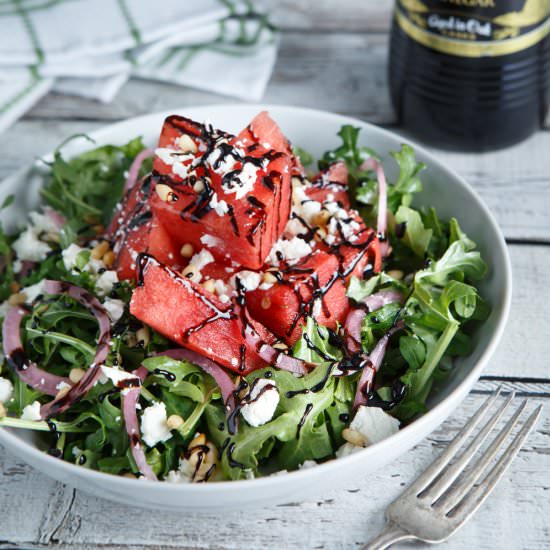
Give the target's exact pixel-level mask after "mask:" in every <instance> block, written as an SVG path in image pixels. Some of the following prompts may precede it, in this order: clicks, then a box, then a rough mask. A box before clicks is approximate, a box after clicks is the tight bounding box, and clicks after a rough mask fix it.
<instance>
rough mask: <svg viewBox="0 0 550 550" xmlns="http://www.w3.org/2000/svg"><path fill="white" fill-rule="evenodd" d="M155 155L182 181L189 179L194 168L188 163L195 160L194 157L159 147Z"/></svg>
mask: <svg viewBox="0 0 550 550" xmlns="http://www.w3.org/2000/svg"><path fill="white" fill-rule="evenodd" d="M155 155H156V156H157V157H158V158H159V159H160V160H162V162H164V164H166V165H167V166H170V167H171V168H172V172H173V173H174V174H176V176H179V177H180V178H182V179H185V178H187V176H188V175H189V171H190V170H191V168H192V166H191V163H189V162H187V161H190V160H193V158H194V155H193V154H192V153H191V154H181V152H179V151H175V150H174V149H168V148H167V147H158V148H157V149H155Z"/></svg>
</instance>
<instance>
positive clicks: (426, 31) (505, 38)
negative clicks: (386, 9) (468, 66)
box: [395, 0, 550, 57]
mask: <svg viewBox="0 0 550 550" xmlns="http://www.w3.org/2000/svg"><path fill="white" fill-rule="evenodd" d="M395 19H396V21H397V23H398V25H399V26H400V27H401V28H402V29H403V31H404V32H405V33H406V34H408V35H409V36H410V37H411V38H412V39H413V40H415V41H416V42H419V43H420V44H422V45H423V46H426V47H428V48H431V49H433V50H436V51H439V52H442V53H446V54H450V55H456V56H461V57H483V56H489V57H490V56H499V55H508V54H511V53H515V52H519V51H521V50H525V49H526V48H529V47H531V46H533V45H535V44H537V42H539V41H540V40H542V39H543V38H544V37H545V36H547V35H548V34H550V0H397V2H396V9H395Z"/></svg>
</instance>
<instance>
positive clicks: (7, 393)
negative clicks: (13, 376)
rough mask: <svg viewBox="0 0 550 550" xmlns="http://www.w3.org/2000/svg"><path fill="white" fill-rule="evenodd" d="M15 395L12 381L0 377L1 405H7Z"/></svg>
mask: <svg viewBox="0 0 550 550" xmlns="http://www.w3.org/2000/svg"><path fill="white" fill-rule="evenodd" d="M12 395H13V384H12V383H11V380H8V379H7V378H3V377H2V376H0V403H7V402H8V401H9V400H10V399H11V396H12Z"/></svg>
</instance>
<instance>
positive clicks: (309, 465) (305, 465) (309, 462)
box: [300, 460, 317, 470]
mask: <svg viewBox="0 0 550 550" xmlns="http://www.w3.org/2000/svg"><path fill="white" fill-rule="evenodd" d="M314 466H317V462H315V460H305V461H304V462H303V464H300V470H307V469H309V468H313V467H314Z"/></svg>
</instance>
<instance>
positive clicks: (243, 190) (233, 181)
mask: <svg viewBox="0 0 550 550" xmlns="http://www.w3.org/2000/svg"><path fill="white" fill-rule="evenodd" d="M258 170H260V167H259V166H256V165H255V164H252V163H251V162H246V163H245V164H244V165H243V167H242V168H241V170H240V172H239V173H238V174H235V175H234V176H233V177H232V178H230V179H228V180H227V181H226V182H224V183H223V185H222V189H223V190H224V192H225V193H226V194H227V195H228V194H230V193H235V198H237V199H242V198H243V197H245V196H246V195H248V194H249V193H250V192H251V191H252V189H254V184H255V183H256V180H257V179H258Z"/></svg>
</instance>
